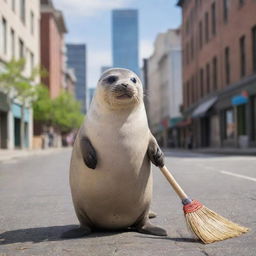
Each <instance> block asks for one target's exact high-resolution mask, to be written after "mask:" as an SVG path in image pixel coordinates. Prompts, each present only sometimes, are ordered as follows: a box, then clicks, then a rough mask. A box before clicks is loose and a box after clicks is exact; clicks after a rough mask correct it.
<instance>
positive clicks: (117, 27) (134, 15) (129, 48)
mask: <svg viewBox="0 0 256 256" xmlns="http://www.w3.org/2000/svg"><path fill="white" fill-rule="evenodd" d="M138 44H139V28H138V10H128V9H127V10H126V9H124V10H113V11H112V56H113V67H120V68H128V69H131V70H132V71H134V72H135V73H137V74H138V75H139V73H140V72H139V50H138V49H139V48H138Z"/></svg>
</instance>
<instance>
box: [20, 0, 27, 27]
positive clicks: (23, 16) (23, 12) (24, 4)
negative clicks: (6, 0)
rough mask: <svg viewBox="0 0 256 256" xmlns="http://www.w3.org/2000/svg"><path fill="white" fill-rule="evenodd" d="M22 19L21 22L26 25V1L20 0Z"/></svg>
mask: <svg viewBox="0 0 256 256" xmlns="http://www.w3.org/2000/svg"><path fill="white" fill-rule="evenodd" d="M20 18H21V21H22V22H23V23H24V24H25V23H26V0H20Z"/></svg>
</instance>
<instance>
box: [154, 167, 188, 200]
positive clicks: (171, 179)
mask: <svg viewBox="0 0 256 256" xmlns="http://www.w3.org/2000/svg"><path fill="white" fill-rule="evenodd" d="M159 169H160V170H161V172H162V173H163V174H164V176H165V178H166V179H167V180H168V181H169V183H170V184H171V186H172V187H173V189H174V190H175V192H176V193H177V195H178V196H179V197H180V199H181V200H184V199H187V198H188V196H187V194H186V193H185V192H184V191H183V189H182V188H181V187H180V185H179V184H178V183H177V181H176V180H175V179H174V177H173V176H172V174H171V173H170V171H169V170H168V169H167V167H166V166H165V165H164V166H163V167H159Z"/></svg>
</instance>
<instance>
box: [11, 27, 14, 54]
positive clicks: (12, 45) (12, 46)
mask: <svg viewBox="0 0 256 256" xmlns="http://www.w3.org/2000/svg"><path fill="white" fill-rule="evenodd" d="M11 55H12V59H14V58H15V34H14V30H13V29H11Z"/></svg>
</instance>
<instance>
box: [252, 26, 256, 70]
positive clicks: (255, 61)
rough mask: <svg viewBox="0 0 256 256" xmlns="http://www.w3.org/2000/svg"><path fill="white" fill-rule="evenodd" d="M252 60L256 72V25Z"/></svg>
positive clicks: (253, 31) (253, 32)
mask: <svg viewBox="0 0 256 256" xmlns="http://www.w3.org/2000/svg"><path fill="white" fill-rule="evenodd" d="M252 60H253V72H255V73H256V26H254V27H253V28H252Z"/></svg>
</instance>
